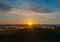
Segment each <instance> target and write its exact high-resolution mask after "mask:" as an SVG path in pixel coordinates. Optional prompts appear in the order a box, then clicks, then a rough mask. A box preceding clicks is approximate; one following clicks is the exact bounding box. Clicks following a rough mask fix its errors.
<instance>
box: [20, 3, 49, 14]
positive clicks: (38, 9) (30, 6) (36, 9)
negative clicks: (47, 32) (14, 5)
mask: <svg viewBox="0 0 60 42" xmlns="http://www.w3.org/2000/svg"><path fill="white" fill-rule="evenodd" d="M21 9H25V10H30V11H34V12H37V13H50V11H48V10H46V9H45V8H43V7H42V6H39V5H37V4H34V3H31V2H30V3H28V2H24V3H23V4H22V5H21Z"/></svg>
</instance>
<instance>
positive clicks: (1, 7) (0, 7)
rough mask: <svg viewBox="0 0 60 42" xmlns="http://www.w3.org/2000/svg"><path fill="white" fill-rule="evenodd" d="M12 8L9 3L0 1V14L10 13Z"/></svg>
mask: <svg viewBox="0 0 60 42" xmlns="http://www.w3.org/2000/svg"><path fill="white" fill-rule="evenodd" d="M11 8H12V7H11V6H10V5H9V4H7V3H5V2H4V1H1V0H0V12H1V11H10V10H11Z"/></svg>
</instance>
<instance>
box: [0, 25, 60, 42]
mask: <svg viewBox="0 0 60 42" xmlns="http://www.w3.org/2000/svg"><path fill="white" fill-rule="evenodd" d="M59 28H60V25H32V26H28V25H0V42H60V29H59Z"/></svg>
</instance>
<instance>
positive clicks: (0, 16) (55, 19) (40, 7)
mask: <svg viewBox="0 0 60 42" xmlns="http://www.w3.org/2000/svg"><path fill="white" fill-rule="evenodd" d="M28 22H32V23H33V24H60V0H0V24H26V23H28Z"/></svg>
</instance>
